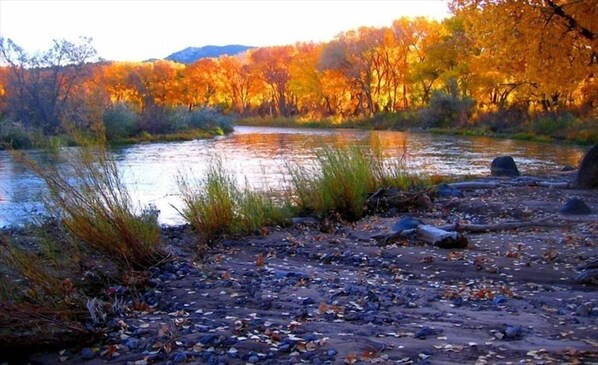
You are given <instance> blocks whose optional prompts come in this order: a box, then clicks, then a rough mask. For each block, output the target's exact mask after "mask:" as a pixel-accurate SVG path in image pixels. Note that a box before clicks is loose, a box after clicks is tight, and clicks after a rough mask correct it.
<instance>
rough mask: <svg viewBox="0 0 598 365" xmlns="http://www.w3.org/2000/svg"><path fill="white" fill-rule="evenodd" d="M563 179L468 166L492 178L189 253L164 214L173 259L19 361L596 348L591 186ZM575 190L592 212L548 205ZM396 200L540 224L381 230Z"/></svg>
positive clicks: (596, 204)
mask: <svg viewBox="0 0 598 365" xmlns="http://www.w3.org/2000/svg"><path fill="white" fill-rule="evenodd" d="M573 178H574V175H571V174H569V175H563V174H553V175H550V176H542V177H519V178H485V179H480V180H481V181H483V182H485V183H487V182H492V183H493V184H486V185H485V187H483V188H479V187H478V188H472V189H462V190H461V194H462V195H461V194H457V193H456V192H454V194H452V195H453V196H450V197H449V196H447V197H440V196H437V197H436V198H435V199H434V202H433V207H431V208H430V209H419V210H414V209H412V210H410V211H409V212H401V213H398V214H396V215H393V216H388V217H385V216H370V217H367V218H365V219H362V220H361V221H359V222H357V223H355V224H343V223H340V222H323V223H322V222H317V221H314V220H310V219H303V220H296V221H295V224H294V225H292V226H290V227H286V228H281V227H268V228H267V229H266V228H264V229H263V230H262V232H261V235H254V236H236V237H233V236H229V237H224V238H222V239H221V240H219V241H217V242H216V244H215V245H213V246H212V247H211V248H210V249H209V250H207V251H204V252H201V253H199V254H198V252H197V250H196V245H195V240H196V237H195V235H194V233H193V232H192V230H191V229H190V228H189V227H188V226H179V227H170V228H164V229H163V231H162V235H163V239H164V241H165V242H166V243H167V246H168V248H169V251H170V252H171V253H172V254H173V257H174V260H173V261H172V262H169V263H166V264H164V265H162V266H160V267H158V268H155V269H151V270H150V271H149V276H148V277H147V278H146V281H145V282H144V284H143V285H142V286H141V291H139V292H136V291H133V290H130V289H127V288H124V287H115V288H113V289H112V290H114V292H116V293H122V295H123V298H128V299H126V304H125V306H126V309H125V310H123V311H122V314H121V315H120V316H118V317H117V318H115V319H113V320H112V321H110V323H109V325H108V328H107V332H106V336H105V337H104V340H103V341H101V342H98V343H92V344H85V345H82V346H81V347H76V348H67V347H66V346H65V348H64V349H62V351H54V352H45V353H34V352H36V351H35V349H30V350H29V351H28V352H27V358H28V359H27V361H28V362H35V363H40V364H58V363H66V364H83V363H86V364H87V363H90V364H99V363H102V362H104V361H110V363H116V364H129V363H135V364H146V363H167V362H172V363H186V362H200V363H215V364H218V363H220V364H242V363H260V364H285V363H287V364H294V363H300V362H306V363H312V364H317V363H320V364H321V363H359V364H362V363H402V364H408V363H413V364H415V363H432V364H443V363H474V362H476V363H480V364H483V363H507V362H521V361H524V362H527V363H550V362H556V363H563V362H565V363H575V362H577V361H582V362H586V363H589V362H592V361H596V360H597V359H598V351H597V350H596V348H597V346H598V343H596V340H595V334H596V331H597V330H598V327H597V326H596V318H597V317H598V299H597V297H596V286H592V285H590V284H587V283H585V284H584V283H581V282H579V281H576V280H575V277H576V276H577V275H578V273H579V267H580V266H583V265H587V264H588V263H589V262H592V261H595V260H596V258H597V257H598V246H597V245H596V242H597V241H598V239H597V238H598V215H597V212H598V196H596V194H595V191H591V190H588V191H583V190H575V189H571V188H568V186H570V185H572V184H571V183H572V182H573ZM482 185H483V184H482ZM572 197H579V198H581V199H582V200H583V201H584V202H585V203H586V204H587V205H588V206H589V207H590V208H591V210H592V214H589V215H565V214H561V213H559V210H560V208H561V207H562V206H563V204H564V202H565V201H567V200H568V199H570V198H572ZM406 214H408V215H410V216H412V217H415V218H418V219H421V220H422V221H424V222H425V223H427V224H430V225H434V226H440V225H443V224H446V223H450V222H456V221H458V222H460V223H464V224H477V225H480V224H500V223H504V222H522V223H526V222H527V223H530V222H536V223H538V224H537V225H535V226H531V227H527V228H520V229H513V230H502V231H492V232H482V233H471V232H464V233H463V234H464V235H465V236H466V238H467V240H468V241H469V244H468V247H467V248H464V249H448V250H447V249H441V248H438V247H434V246H432V245H429V244H425V243H423V242H422V241H419V240H417V239H414V238H400V239H398V240H396V241H388V240H387V241H385V240H383V239H380V237H388V233H389V232H391V231H392V227H393V226H394V224H395V223H396V222H397V221H398V220H399V219H400V218H401V217H403V216H404V215H406ZM134 292H136V293H137V294H136V295H132V296H131V294H132V293H134ZM127 293H129V294H127ZM113 295H114V294H113ZM128 295H129V296H128ZM135 303H137V304H135ZM4 354H6V352H4ZM21 360H24V359H23V358H21ZM11 363H12V362H11Z"/></svg>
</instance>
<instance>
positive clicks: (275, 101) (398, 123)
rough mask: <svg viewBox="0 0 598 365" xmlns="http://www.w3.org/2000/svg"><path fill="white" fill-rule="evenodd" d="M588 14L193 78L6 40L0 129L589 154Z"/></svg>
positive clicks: (376, 42)
mask: <svg viewBox="0 0 598 365" xmlns="http://www.w3.org/2000/svg"><path fill="white" fill-rule="evenodd" d="M597 3H598V2H597V1H576V2H568V3H565V2H564V1H557V0H553V1H542V0H533V1H527V2H512V1H483V0H455V1H452V3H451V8H452V10H453V13H454V15H453V16H452V17H450V18H447V19H445V20H444V21H442V22H437V21H434V20H430V19H427V18H400V19H397V20H396V21H394V22H393V24H392V25H391V26H389V27H381V28H373V27H361V28H359V29H356V30H351V31H347V32H344V33H341V34H339V35H338V36H337V37H335V39H333V40H332V41H330V42H325V43H317V44H315V43H299V44H295V45H286V46H277V47H264V48H257V49H253V50H250V51H248V52H246V53H244V54H242V55H239V56H223V57H219V58H215V59H214V58H206V59H201V60H199V61H197V62H195V63H194V64H191V65H182V64H177V63H172V62H169V61H155V62H147V63H135V62H99V61H98V60H97V59H95V58H96V55H95V51H93V48H92V47H91V45H90V43H89V40H85V39H84V40H83V41H82V42H81V43H79V44H72V43H69V42H64V41H63V42H57V44H56V47H55V50H53V51H51V52H49V53H50V57H47V59H46V58H43V59H41V60H40V59H37V58H39V56H37V58H36V57H27V56H26V54H25V53H24V52H23V51H22V50H21V49H19V48H18V47H17V46H16V45H14V44H13V43H12V42H10V40H5V41H3V42H2V49H1V51H2V54H1V57H2V60H3V61H4V63H5V64H6V66H5V67H3V68H1V69H0V85H2V86H1V87H0V95H1V96H0V113H1V116H2V118H3V123H4V124H5V125H6V124H7V123H11V125H13V126H14V125H18V126H23V127H25V128H30V127H34V128H37V129H41V130H43V132H45V133H56V132H57V131H58V130H59V129H60V128H62V127H61V126H62V124H63V123H61V121H62V120H65V119H67V120H69V121H71V122H72V123H74V124H76V125H78V126H83V125H85V124H86V123H89V122H90V121H92V120H103V121H104V123H105V125H106V128H107V132H108V134H109V136H110V137H111V138H120V137H123V136H134V135H139V133H142V132H144V133H150V134H160V133H173V132H176V131H181V130H187V129H189V128H193V127H194V126H196V125H200V126H201V125H202V124H203V123H204V122H203V120H204V117H205V115H208V116H210V117H211V118H213V119H216V121H212V122H210V123H208V124H209V125H210V126H214V125H219V123H220V121H219V120H218V118H217V117H216V116H217V115H220V116H234V117H235V118H248V117H267V118H288V117H290V118H294V119H301V120H311V121H325V122H326V123H328V124H329V123H342V122H346V121H348V120H355V119H361V120H364V119H366V120H369V121H370V122H371V123H372V124H378V126H380V127H399V128H401V127H404V128H413V127H422V128H431V127H439V128H455V127H461V128H465V129H472V128H477V129H478V130H480V129H482V130H483V129H486V130H488V131H490V132H507V133H515V132H522V133H531V134H536V135H538V134H540V135H548V136H551V137H556V138H567V139H577V140H585V141H590V142H591V141H596V140H597V139H598V135H597V134H598V132H596V130H598V128H597V127H598V123H597V122H596V120H597V119H596V116H597V110H598V108H597V106H598V82H597V80H596V65H597V64H598V56H597V53H596V48H597V47H596V46H597V40H596V39H597V38H596V32H597V30H596V29H595V28H596V22H595V20H593V19H594V17H595V15H596V7H597V6H598V5H597ZM65 46H66V47H65ZM56 55H60V56H62V57H58V58H57V56H56ZM223 118H224V117H223ZM225 119H226V118H225ZM227 121H228V120H227Z"/></svg>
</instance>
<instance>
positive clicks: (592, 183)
mask: <svg viewBox="0 0 598 365" xmlns="http://www.w3.org/2000/svg"><path fill="white" fill-rule="evenodd" d="M577 188H578V189H595V188H598V143H597V144H595V145H594V147H592V148H590V150H589V151H588V152H587V153H586V154H585V156H584V157H583V160H581V164H580V165H579V171H578V172H577Z"/></svg>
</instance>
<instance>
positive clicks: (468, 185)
mask: <svg viewBox="0 0 598 365" xmlns="http://www.w3.org/2000/svg"><path fill="white" fill-rule="evenodd" d="M447 185H448V186H450V187H451V188H455V189H459V190H474V189H496V188H497V187H498V186H499V185H498V183H495V182H492V181H463V182H456V183H450V184H447Z"/></svg>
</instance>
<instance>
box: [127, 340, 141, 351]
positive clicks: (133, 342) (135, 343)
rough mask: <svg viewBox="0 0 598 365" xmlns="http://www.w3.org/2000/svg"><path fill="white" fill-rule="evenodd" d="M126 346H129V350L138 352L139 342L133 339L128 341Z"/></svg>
mask: <svg viewBox="0 0 598 365" xmlns="http://www.w3.org/2000/svg"><path fill="white" fill-rule="evenodd" d="M125 346H127V348H128V349H129V350H136V349H137V348H138V347H139V340H136V339H134V338H131V339H129V340H127V342H126V343H125Z"/></svg>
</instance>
